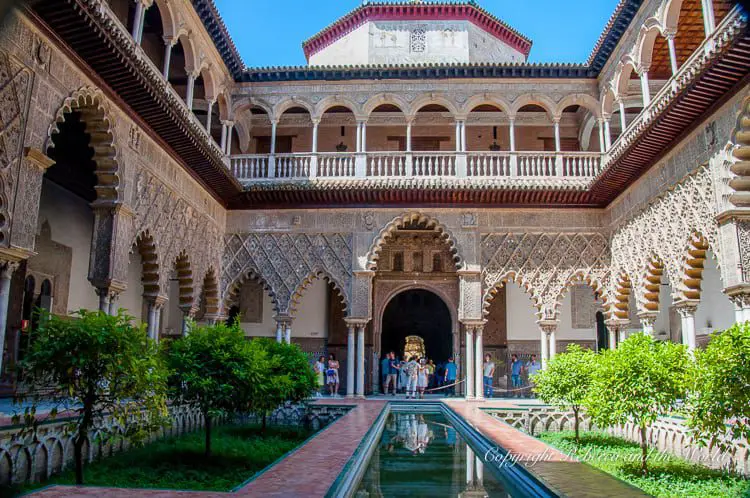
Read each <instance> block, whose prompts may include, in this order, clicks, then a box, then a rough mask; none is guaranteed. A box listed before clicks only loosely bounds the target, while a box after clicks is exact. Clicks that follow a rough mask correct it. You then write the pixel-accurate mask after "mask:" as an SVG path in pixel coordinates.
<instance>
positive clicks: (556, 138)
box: [554, 118, 562, 152]
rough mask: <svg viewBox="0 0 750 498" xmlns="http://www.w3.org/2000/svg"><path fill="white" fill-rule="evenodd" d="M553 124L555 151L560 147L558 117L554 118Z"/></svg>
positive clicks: (558, 150)
mask: <svg viewBox="0 0 750 498" xmlns="http://www.w3.org/2000/svg"><path fill="white" fill-rule="evenodd" d="M554 124H555V152H560V150H561V149H562V147H561V144H560V118H555V119H554Z"/></svg>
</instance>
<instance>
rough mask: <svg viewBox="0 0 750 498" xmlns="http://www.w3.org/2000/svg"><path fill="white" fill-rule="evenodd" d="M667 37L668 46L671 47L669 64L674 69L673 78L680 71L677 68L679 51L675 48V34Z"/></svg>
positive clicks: (669, 34) (668, 34)
mask: <svg viewBox="0 0 750 498" xmlns="http://www.w3.org/2000/svg"><path fill="white" fill-rule="evenodd" d="M665 37H666V39H667V46H668V47H669V64H670V66H671V67H672V76H674V75H675V74H677V71H678V70H679V69H680V68H679V67H678V66H677V50H676V48H675V46H674V38H675V33H667V34H666V35H665Z"/></svg>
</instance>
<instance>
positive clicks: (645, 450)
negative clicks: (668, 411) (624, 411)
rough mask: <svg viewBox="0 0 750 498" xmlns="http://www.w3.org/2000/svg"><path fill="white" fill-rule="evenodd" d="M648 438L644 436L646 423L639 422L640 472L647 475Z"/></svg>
mask: <svg viewBox="0 0 750 498" xmlns="http://www.w3.org/2000/svg"><path fill="white" fill-rule="evenodd" d="M647 459H648V440H647V436H646V425H645V424H643V423H641V472H642V473H643V475H644V476H646V475H648V466H647V465H646V461H647Z"/></svg>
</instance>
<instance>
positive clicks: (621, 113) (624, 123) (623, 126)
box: [617, 100, 628, 133]
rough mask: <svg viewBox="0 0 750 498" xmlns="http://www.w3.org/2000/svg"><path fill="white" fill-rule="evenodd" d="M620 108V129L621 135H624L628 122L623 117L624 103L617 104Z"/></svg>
mask: <svg viewBox="0 0 750 498" xmlns="http://www.w3.org/2000/svg"><path fill="white" fill-rule="evenodd" d="M617 104H618V105H619V106H620V128H621V133H625V128H627V127H628V121H627V119H626V117H625V103H624V102H623V101H622V100H621V101H619V102H618V103H617Z"/></svg>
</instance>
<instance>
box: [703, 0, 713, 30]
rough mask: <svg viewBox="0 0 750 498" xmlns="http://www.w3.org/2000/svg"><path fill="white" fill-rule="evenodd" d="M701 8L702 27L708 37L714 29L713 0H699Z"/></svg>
mask: <svg viewBox="0 0 750 498" xmlns="http://www.w3.org/2000/svg"><path fill="white" fill-rule="evenodd" d="M701 9H702V10H703V29H704V31H705V33H706V38H708V37H709V36H710V35H711V33H713V32H714V30H715V29H716V17H715V14H714V2H713V0H701Z"/></svg>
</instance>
